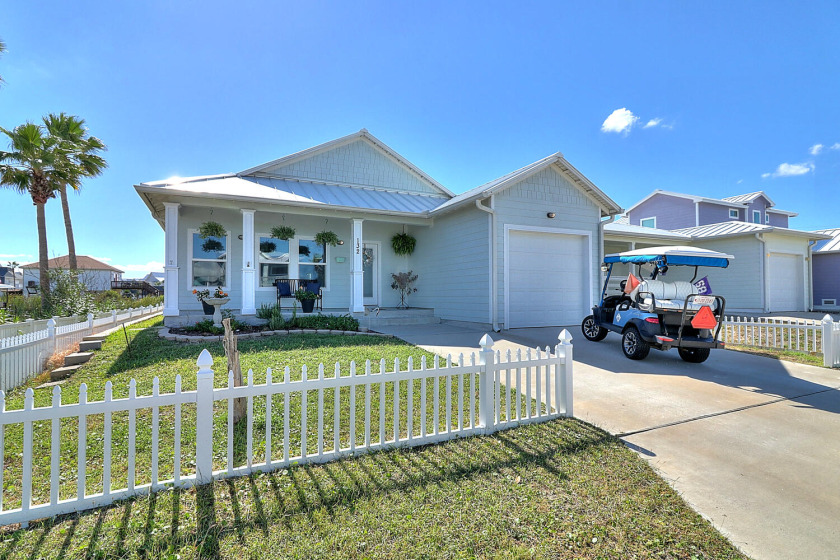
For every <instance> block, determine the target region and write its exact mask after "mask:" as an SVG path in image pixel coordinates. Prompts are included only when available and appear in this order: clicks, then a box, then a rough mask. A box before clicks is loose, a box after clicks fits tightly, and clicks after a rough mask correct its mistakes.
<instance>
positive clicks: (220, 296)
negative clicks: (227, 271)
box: [193, 288, 230, 328]
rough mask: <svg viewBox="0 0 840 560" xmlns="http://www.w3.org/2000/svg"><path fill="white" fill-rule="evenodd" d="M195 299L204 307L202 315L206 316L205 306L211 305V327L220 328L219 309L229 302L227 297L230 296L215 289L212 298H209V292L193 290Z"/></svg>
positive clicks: (206, 309) (220, 317) (220, 313)
mask: <svg viewBox="0 0 840 560" xmlns="http://www.w3.org/2000/svg"><path fill="white" fill-rule="evenodd" d="M193 293H194V294H195V297H196V299H198V301H200V302H201V305H202V306H204V313H205V314H208V315H209V313H207V312H208V310H209V309H208V308H207V307H206V306H208V305H212V306H213V326H214V327H219V328H221V327H222V312H221V307H222V306H223V305H224V304H226V303H227V302H229V301H230V298H229V297H228V296H229V295H230V294H227V293H225V292H223V291H222V290H221V288H216V289H215V291H214V292H213V296H212V297H210V290H193Z"/></svg>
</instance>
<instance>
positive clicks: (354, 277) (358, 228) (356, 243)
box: [350, 218, 365, 313]
mask: <svg viewBox="0 0 840 560" xmlns="http://www.w3.org/2000/svg"><path fill="white" fill-rule="evenodd" d="M363 221H364V220H360V219H357V218H353V270H352V272H351V273H350V275H351V278H350V286H351V292H350V311H352V312H353V313H364V311H365V296H364V290H363V289H362V288H363V279H364V272H362V222H363Z"/></svg>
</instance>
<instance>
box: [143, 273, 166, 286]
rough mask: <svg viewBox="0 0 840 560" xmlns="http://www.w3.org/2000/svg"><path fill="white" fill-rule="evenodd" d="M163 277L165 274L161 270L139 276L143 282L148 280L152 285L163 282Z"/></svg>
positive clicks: (158, 284)
mask: <svg viewBox="0 0 840 560" xmlns="http://www.w3.org/2000/svg"><path fill="white" fill-rule="evenodd" d="M164 278H165V275H164V274H163V272H150V273H148V274H147V275H146V276H144V277H143V278H141V280H142V281H143V282H148V283H149V284H151V285H152V286H160V285H162V284H163V280H164Z"/></svg>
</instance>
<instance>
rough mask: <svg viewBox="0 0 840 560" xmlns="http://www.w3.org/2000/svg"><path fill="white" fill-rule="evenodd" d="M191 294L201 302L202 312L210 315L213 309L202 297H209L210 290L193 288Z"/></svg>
mask: <svg viewBox="0 0 840 560" xmlns="http://www.w3.org/2000/svg"><path fill="white" fill-rule="evenodd" d="M193 294H194V295H195V299H197V300H198V301H199V302H201V306H202V307H203V308H204V314H205V315H212V314H213V313H214V311H215V309H214V308H213V306H212V305H210V304H209V303H207V302H206V301H204V298H208V297H210V290H193Z"/></svg>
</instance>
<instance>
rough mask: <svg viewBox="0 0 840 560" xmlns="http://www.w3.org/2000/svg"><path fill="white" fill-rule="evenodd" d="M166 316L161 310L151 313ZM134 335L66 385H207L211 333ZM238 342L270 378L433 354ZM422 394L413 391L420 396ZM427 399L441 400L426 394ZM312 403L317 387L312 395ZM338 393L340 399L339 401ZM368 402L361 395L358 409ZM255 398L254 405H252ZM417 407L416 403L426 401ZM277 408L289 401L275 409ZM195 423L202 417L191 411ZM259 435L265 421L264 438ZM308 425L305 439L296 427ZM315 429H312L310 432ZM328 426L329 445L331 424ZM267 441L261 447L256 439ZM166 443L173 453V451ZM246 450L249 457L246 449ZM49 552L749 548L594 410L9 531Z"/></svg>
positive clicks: (219, 446) (119, 442)
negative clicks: (184, 340) (169, 337)
mask: <svg viewBox="0 0 840 560" xmlns="http://www.w3.org/2000/svg"><path fill="white" fill-rule="evenodd" d="M159 324H160V321H159V320H152V321H148V322H146V323H144V324H142V325H141V326H155V325H159ZM129 335H130V336H131V337H132V338H133V340H132V347H133V350H132V352H131V355H129V353H128V352H127V351H126V347H125V341H124V340H123V339H122V333H119V335H118V336H117V335H115V336H112V337H110V338H109V339H108V340H107V341H106V343H105V344H104V345H103V349H102V350H101V351H99V352H97V354H96V357H95V359H94V360H93V361H91V362H90V363H89V364H88V365H87V366H85V367H84V368H82V370H80V372H79V374H77V376H76V377H75V378H74V379H72V380H70V381H69V382H68V383H66V384H65V385H64V387H63V389H64V392H65V397H69V400H70V401H75V399H76V394H77V389H78V384H79V383H80V382H82V381H86V382H87V383H88V384H89V385H90V389H89V390H90V399H91V400H93V399H99V398H101V396H102V385H103V384H104V382H105V380H111V381H112V382H113V383H114V387H115V388H114V393H115V396H118V395H119V396H122V395H125V394H127V385H128V379H129V378H131V377H134V378H136V379H137V381H138V394H145V393H148V392H150V390H151V379H152V377H153V376H154V375H159V376H160V378H161V391H170V390H172V388H173V386H174V376H175V374H176V373H181V374H182V376H183V378H184V388H185V389H189V388H191V387H194V384H195V365H194V364H195V359H196V357H197V356H198V353H199V351H200V350H201V348H202V346H197V345H182V344H178V343H172V342H167V341H163V340H161V339H159V338H157V336H156V333H155V332H154V329H149V330H139V329H138V330H132V331H129ZM208 348H209V350H210V351H211V353H212V354H213V355H214V357H216V358H217V360H218V361H217V363H219V362H220V361H222V360H223V358H220V357H221V356H223V352H222V349H221V345H220V344H219V343H213V344H210V345H208ZM240 349H241V350H242V352H243V356H242V364H243V366H244V367H245V368H248V367H252V368H254V370H255V374H256V376H255V377H256V378H257V380H261V379H262V378H263V376H264V370H265V368H266V367H268V366H270V367H272V368H275V370H280V371H282V367H283V366H286V365H288V366H290V368H291V369H292V371H293V372H297V371H299V368H300V366H301V365H302V364H307V366H308V367H309V368H310V369H311V368H314V367H316V366H317V363H319V362H324V363H325V364H329V363H333V362H335V361H336V360H338V359H340V360H341V361H342V363H343V364H344V367H345V368H346V364H347V362H348V360H349V359H356V360H357V361H358V362H360V363H363V361H364V359H365V358H369V357H373V358H378V357H385V358H386V359H388V360H389V362H391V363H392V362H393V359H394V358H395V357H398V358H400V359H401V360H403V361H404V360H406V359H407V358H408V356H414V357H415V359H419V357H420V356H421V355H423V352H422V351H421V350H419V349H417V348H415V347H413V346H410V345H408V344H405V343H402V342H400V341H396V340H391V339H382V338H375V337H365V336H357V337H348V338H339V337H329V336H312V335H310V336H287V337H277V338H260V339H256V340H253V341H242V342H241V344H240ZM218 369H221V368H218ZM224 381H225V380H224V379H223V376H221V375H219V376H217V385H221V384H222V383H223V382H224ZM428 391H431V388H429V389H428ZM345 392H346V390H345ZM22 393H23V388H20V389H17V390H15V391H13V392H12V394H11V395H9V398H8V399H7V407H8V408H17V407H19V406H21V404H22ZM39 393H43V394H39ZM314 393H315V392H313V395H314ZM419 393H420V391H419V390H417V389H415V394H414V398H415V400H416V399H418V398H419ZM503 394H504V393H503ZM36 395H37V398H36V400H37V401H38V404H40V405H44V404H47V403H48V402H49V392H48V391H46V390H40V391H36ZM330 397H331V395H330ZM342 397H343V398H342V405H341V415H342V417H343V418H345V419H346V418H347V417H348V415H349V412H348V409H349V401H348V400H347V399H346V398H345V397H344V395H343V396H342ZM427 398H428V400H429V403H430V404H431V402H432V401H431V394H429V393H428V392H427ZM67 400H68V399H67V398H65V401H67ZM263 400H264V399H263ZM315 400H316V399H315V398H313V397H312V396H310V401H309V404H310V406H311V405H312V401H315ZM325 400H326V402H329V403H331V402H332V401H331V398H326V399H325ZM360 400H361V399H359V398H358V395H357V407H358V406H359V401H360ZM255 404H256V403H255ZM275 406H279V404H278V403H275ZM294 406H295V405H294V404H293V405H292V407H293V410H292V412H295V411H294ZM297 406H298V410H299V404H298V405H297ZM220 407H221V408H220V409H218V413H217V414H216V416H217V430H218V431H217V435H218V436H219V438H220V441H219V442H218V443H217V442H215V441H214V457H215V459H216V461H217V463H218V465H217V467H221V466H222V464H223V462H224V453H225V449H226V441H225V435H226V428H225V423H224V421H225V420H224V411H225V410H226V407H225V406H224V404H223V403H220ZM258 410H259V407H256V406H255V415H256V414H257V411H258ZM262 410H263V411H264V403H263V408H262ZM327 410H331V407H330V406H328V407H327ZM418 410H419V407H417V406H415V414H419V412H418ZM275 412H279V410H278V409H277V408H275ZM167 414H169V412H168V411H165V410H164V409H162V410H161V419H162V429H161V441H162V442H165V441H167V440H168V439H169V437H168V436H167V434H170V433H171V431H172V428H171V422H169V420H170V417H169V416H167ZM311 417H312V416H311V412H310V418H311ZM357 417H358V415H357ZM386 417H387V415H386ZM443 417H444V414H443V411H441V418H443ZM123 420H124V419H115V421H114V435H115V444H114V445H115V449H114V457H115V459H117V458H119V457H120V456H121V453H122V452H123V450H124V446H125V440H126V438H127V434H126V433H125V430H124V429H122V431H120V430H121V429H120V426H122V425H123ZM143 420H145V418H144V419H143ZM184 421H185V424H187V423H189V415H188V413H186V412H185V416H184ZM441 421H443V420H442V419H441ZM72 424H73V423H72V421H68V424H67V425H66V426H63V427H62V440H63V442H65V443H64V444H63V445H62V452H63V457H62V467H63V471H65V470H66V471H67V472H68V473H72V472H73V471H74V470H75V439H74V432H73V430H74V429H75V428H74V426H73V425H72ZM101 424H102V421H101V419H97V418H91V419H89V420H88V430H89V432H88V459H89V460H88V465H89V468H90V470H91V472H92V473H94V475H93V476H90V477H89V482H88V491H89V492H92V491H98V490H99V489H97V488H96V482H97V481H99V483H100V485H101V478H98V477H97V476H96V475H95V473H98V472H99V470H98V469H99V468H100V466H99V465H100V463H101V453H98V452H97V449H98V446H100V445H101V427H100V426H101ZM137 425H138V434H137V442H138V447H139V448H143V449H146V448H147V446H148V425H147V423H146V422H145V421H141V417H140V415H139V414H138V423H137ZM277 425H278V424H276V423H275V427H276V426H277ZM328 425H331V422H328ZM345 425H346V424H345ZM418 425H419V420H417V419H416V420H415V426H418ZM46 430H47V428H46V427H45V426H39V427H36V441H39V442H41V445H40V446H39V448H38V449H37V450H36V454H35V461H36V468H35V471H36V472H35V473H34V474H35V479H36V481H38V486H37V487H36V489H35V495H36V496H39V497H44V496H46V495H47V493H48V488H46V487H45V485H44V484H43V482H44V481H45V480H47V479H48V478H46V477H48V472H49V459H48V449H49V447H48V441H49V436H48V432H47V431H46ZM167 430H168V432H167ZM358 431H359V430H358V429H357V433H358ZM188 435H189V430H184V432H183V443H182V445H183V449H184V451H185V455H187V458H186V459H185V463H188V462H189V454H190V453H191V452H193V450H194V445H195V443H194V441H189V440H188V437H187V436H188ZM262 437H264V434H259V433H258V430H257V425H255V440H257V441H258V440H260V438H262ZM275 437H276V436H275ZM297 437H298V438H300V437H301V434H300V433H299V432H298V434H297ZM307 437H308V438H309V437H312V436H311V430H310V432H309V433H308V434H307ZM214 439H215V438H214ZM278 439H279V438H278ZM325 439H326V440H327V442H330V443H331V442H332V436H331V435H330V436H329V437H325ZM257 441H255V449H258V448H259V447H258V443H257ZM6 444H7V447H6V454H5V474H6V476H5V478H4V485H5V488H4V489H3V491H4V498H5V504H6V507H14V499H15V497H16V496H19V488H18V487H17V486H16V484H17V483H18V480H19V475H20V465H19V461H20V457H19V455H18V453H19V448H18V449H15V447H14V446H15V445H17V446H19V445H20V436H19V434H16V433H15V431H14V427H8V428H7V434H6ZM144 446H145V447H144ZM166 451H167V450H166V449H164V450H162V451H161V457H162V458H163V457H166V456H167V453H166ZM169 452H170V453H171V449H169ZM97 453H98V454H97ZM238 453H240V457H239V458H240V459H241V449H239V451H238ZM144 456H145V455H144V454H142V453H140V454H139V455H138V483H142V482H143V481H144V477H145V479H148V474H147V465H148V460H147V459H143V457H144ZM97 461H99V462H97ZM162 463H163V459H162ZM15 469H17V471H15ZM124 470H125V469H124V467H123V469H122V471H121V470H120V467H119V466H117V465H115V467H114V474H115V481H117V484H118V485H119V482H120V477H122V479H123V481H124V478H125V472H124ZM161 471H162V477H164V476H166V475H165V474H164V468H163V464H162V466H161ZM169 476H171V474H170V475H169ZM62 484H63V486H62V497H65V496H66V494H65V492H68V491H69V492H72V488H73V487H74V486H75V480H74V479H73V478H72V475H70V474H68V476H67V478H66V480H64V481H63V483H62ZM100 489H101V488H100ZM18 502H19V497H18ZM40 557H49V558H80V557H81V558H111V557H118V558H119V557H122V558H135V557H144V558H176V557H180V558H199V557H203V558H213V557H219V558H263V557H264V558H312V557H329V558H336V557H338V558H441V557H443V558H486V557H494V558H495V557H503V558H558V557H561V558H562V557H568V558H632V557H638V558H648V557H661V558H687V559H689V558H741V557H742V556H741V555H740V554H739V553H738V552H737V551H736V550H735V549H734V548H733V547H732V545H731V544H730V543H728V542H727V541H726V540H725V539H724V538H723V537H722V536H721V535H720V534H719V533H717V532H716V531H715V530H714V529H713V528H712V527H711V526H710V525H709V524H708V523H707V522H706V521H704V520H703V519H702V518H701V517H700V516H699V515H698V514H696V513H695V512H693V511H692V510H691V509H690V508H689V507H688V506H687V505H686V504H685V503H684V502H683V501H682V500H681V499H680V498H679V496H678V495H677V494H676V493H675V492H674V491H673V490H672V489H671V488H670V487H669V486H668V485H667V484H666V483H664V482H663V481H662V480H661V479H660V478H659V477H658V476H656V475H655V473H654V472H653V471H652V470H651V469H650V467H648V466H647V464H646V463H645V462H644V461H642V460H641V459H639V458H638V457H637V456H636V455H635V454H634V453H633V452H632V451H630V450H628V449H626V448H625V447H624V446H623V445H622V443H621V442H620V441H619V440H617V439H615V438H613V437H612V436H609V435H608V434H606V433H604V432H602V431H600V430H598V429H596V428H594V427H592V426H590V425H588V424H585V423H583V422H579V421H577V420H565V419H564V420H554V421H551V422H547V423H543V424H539V425H531V426H527V427H521V428H517V429H514V430H510V431H507V432H500V433H497V434H495V435H493V436H487V437H473V438H467V439H460V440H455V441H450V442H447V443H444V444H440V445H432V446H426V447H422V448H415V449H412V450H406V449H400V450H392V451H386V452H378V453H373V454H370V455H362V456H360V457H355V458H348V459H345V460H342V461H338V462H334V463H329V464H325V465H307V466H293V467H291V468H289V469H286V470H283V471H279V472H274V473H270V474H265V475H257V476H252V477H244V478H238V479H231V480H229V481H223V482H216V483H214V484H213V485H208V486H205V487H202V488H198V489H190V490H185V491H178V490H168V491H165V492H162V493H159V494H157V495H153V496H151V497H144V498H138V499H135V500H128V501H125V502H121V503H118V504H115V505H113V506H111V507H108V508H103V509H99V510H94V511H88V512H84V513H81V514H78V515H75V516H68V517H65V518H60V519H55V520H46V521H43V522H40V523H36V524H33V526H32V527H30V528H29V529H26V530H17V531H9V532H7V533H5V534H3V535H2V538H0V560H3V559H5V558H40Z"/></svg>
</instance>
